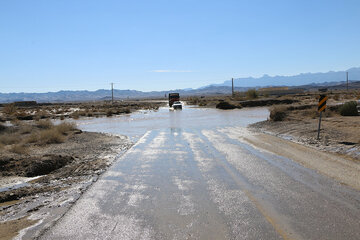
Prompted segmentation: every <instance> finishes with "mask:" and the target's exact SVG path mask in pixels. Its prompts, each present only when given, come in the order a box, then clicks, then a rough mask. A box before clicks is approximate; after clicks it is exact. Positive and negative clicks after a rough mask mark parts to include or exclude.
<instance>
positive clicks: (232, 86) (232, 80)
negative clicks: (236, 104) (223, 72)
mask: <svg viewBox="0 0 360 240" xmlns="http://www.w3.org/2000/svg"><path fill="white" fill-rule="evenodd" d="M231 96H232V97H234V78H231Z"/></svg>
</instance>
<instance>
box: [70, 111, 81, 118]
mask: <svg viewBox="0 0 360 240" xmlns="http://www.w3.org/2000/svg"><path fill="white" fill-rule="evenodd" d="M70 116H71V117H72V118H73V119H79V117H80V114H79V112H78V111H75V112H73V113H72V114H71V115H70Z"/></svg>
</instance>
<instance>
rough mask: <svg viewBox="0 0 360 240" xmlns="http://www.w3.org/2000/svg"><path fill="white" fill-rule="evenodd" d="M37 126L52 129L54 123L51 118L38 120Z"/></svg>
mask: <svg viewBox="0 0 360 240" xmlns="http://www.w3.org/2000/svg"><path fill="white" fill-rule="evenodd" d="M36 126H37V127H38V128H41V129H50V128H52V127H53V126H54V124H53V123H52V122H51V121H50V120H49V119H46V120H40V121H38V122H37V123H36Z"/></svg>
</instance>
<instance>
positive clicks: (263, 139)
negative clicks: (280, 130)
mask: <svg viewBox="0 0 360 240" xmlns="http://www.w3.org/2000/svg"><path fill="white" fill-rule="evenodd" d="M243 139H244V140H245V141H246V142H248V143H249V144H251V145H253V146H255V147H257V148H259V149H262V150H265V151H268V152H271V153H274V154H276V155H280V156H283V157H286V158H288V159H291V160H293V161H295V162H298V163H300V164H301V165H303V166H305V167H307V168H310V169H314V170H316V171H317V172H319V173H321V174H323V175H325V176H328V177H331V178H333V179H336V180H337V181H338V182H340V183H342V184H345V185H347V186H350V187H352V188H355V189H357V190H360V175H359V172H360V162H359V161H353V159H352V158H349V157H347V156H344V155H342V154H333V153H328V152H324V151H318V149H317V148H314V147H309V146H306V145H304V144H299V143H296V142H292V141H288V140H286V139H283V138H281V137H277V136H273V135H270V134H264V133H260V132H257V133H255V134H248V135H246V136H245V137H243Z"/></svg>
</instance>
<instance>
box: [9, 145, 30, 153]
mask: <svg viewBox="0 0 360 240" xmlns="http://www.w3.org/2000/svg"><path fill="white" fill-rule="evenodd" d="M9 151H10V152H13V153H17V154H26V153H27V152H28V151H27V148H26V147H25V146H24V145H22V144H15V145H13V146H11V148H10V149H9Z"/></svg>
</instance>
